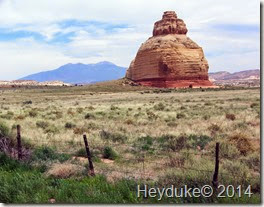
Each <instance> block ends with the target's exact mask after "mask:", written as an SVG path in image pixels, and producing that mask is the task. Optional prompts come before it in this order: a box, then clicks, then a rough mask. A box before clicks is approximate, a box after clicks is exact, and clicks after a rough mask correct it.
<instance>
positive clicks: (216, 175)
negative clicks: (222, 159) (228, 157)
mask: <svg viewBox="0 0 264 207" xmlns="http://www.w3.org/2000/svg"><path fill="white" fill-rule="evenodd" d="M218 170H219V142H217V143H216V145H215V171H214V176H213V186H214V187H218Z"/></svg>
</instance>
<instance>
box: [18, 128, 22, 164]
mask: <svg viewBox="0 0 264 207" xmlns="http://www.w3.org/2000/svg"><path fill="white" fill-rule="evenodd" d="M17 155H18V159H19V160H21V159H22V144H21V127H20V125H17Z"/></svg>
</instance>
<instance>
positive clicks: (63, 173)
mask: <svg viewBox="0 0 264 207" xmlns="http://www.w3.org/2000/svg"><path fill="white" fill-rule="evenodd" d="M84 169H85V168H84V167H82V166H80V165H75V164H71V163H54V164H53V165H52V166H51V168H50V169H49V170H48V171H47V172H46V175H47V176H51V177H54V178H69V177H72V176H78V175H81V174H82V172H83V170H84Z"/></svg>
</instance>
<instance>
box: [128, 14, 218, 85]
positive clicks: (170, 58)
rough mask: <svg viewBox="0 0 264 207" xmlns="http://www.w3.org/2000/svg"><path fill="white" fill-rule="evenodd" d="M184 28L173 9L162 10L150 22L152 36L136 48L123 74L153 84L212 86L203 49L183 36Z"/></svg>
mask: <svg viewBox="0 0 264 207" xmlns="http://www.w3.org/2000/svg"><path fill="white" fill-rule="evenodd" d="M187 31H188V30H187V28H186V25H185V23H184V21H183V20H181V19H178V18H177V15H176V13H175V12H173V11H167V12H164V14H163V17H162V20H160V21H157V22H156V23H155V25H154V29H153V37H151V38H149V39H148V40H147V41H146V42H145V43H144V44H142V45H141V47H140V48H139V50H138V53H137V55H136V58H135V59H134V60H133V61H132V62H131V64H130V67H129V68H128V70H127V74H126V77H127V78H129V79H131V80H133V81H135V82H139V83H141V84H142V85H146V86H154V87H210V86H213V85H212V83H211V82H210V81H209V80H208V68H209V66H208V63H207V60H206V59H205V57H204V53H203V50H202V48H201V47H199V46H198V45H197V44H196V43H195V42H193V41H192V40H191V39H190V38H188V37H187V36H186V33H187Z"/></svg>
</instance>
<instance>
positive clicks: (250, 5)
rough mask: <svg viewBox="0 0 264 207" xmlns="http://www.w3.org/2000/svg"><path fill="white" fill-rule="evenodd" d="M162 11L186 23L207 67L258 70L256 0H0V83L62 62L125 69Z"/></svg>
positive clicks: (257, 14)
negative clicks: (107, 64) (171, 12)
mask: <svg viewBox="0 0 264 207" xmlns="http://www.w3.org/2000/svg"><path fill="white" fill-rule="evenodd" d="M166 10H174V11H176V13H177V14H178V17H179V18H182V19H183V20H184V21H185V23H186V25H187V28H188V30H189V32H188V34H187V35H188V36H189V37H190V38H191V39H192V40H194V41H195V42H197V43H198V44H199V45H200V46H201V47H203V50H204V53H205V55H206V58H207V60H208V62H209V66H210V68H209V72H214V71H220V70H227V71H230V72H235V71H240V70H246V69H255V68H259V67H260V65H259V62H260V58H259V56H260V52H259V50H260V45H259V44H260V42H259V38H260V36H259V31H260V27H259V1H254V0H253V1H245V0H239V1H238V0H232V1H230V0H221V1H220V0H219V1H214V3H212V1H211V0H200V1H196V0H188V1H185V0H163V1H160V0H144V1H142V0H133V1H132V0H98V1H96V2H93V4H91V3H89V2H88V1H84V0H75V1H73V0H64V1H60V0H45V1H44V0H38V1H35V0H12V1H11V0H0V57H1V67H2V68H1V70H0V80H13V79H17V78H20V77H23V76H26V75H28V74H32V73H36V72H40V71H43V70H49V69H55V68H58V67H59V66H61V65H64V64H67V63H79V62H82V63H86V64H87V63H95V62H99V61H111V62H113V63H115V64H117V65H120V66H125V67H128V66H129V64H130V62H131V60H132V59H133V58H134V57H135V55H136V52H137V50H138V48H139V46H140V45H141V43H143V42H144V41H146V40H147V39H148V38H149V37H150V36H151V35H152V29H153V24H154V22H155V21H158V20H159V19H161V16H162V14H163V12H164V11H166Z"/></svg>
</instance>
